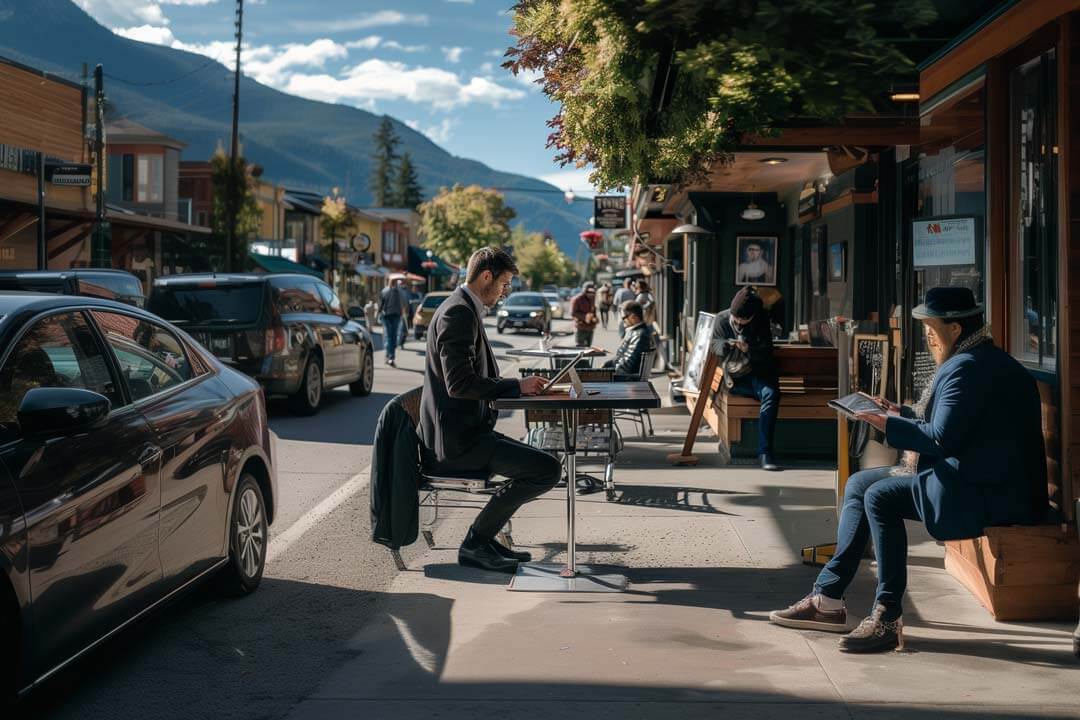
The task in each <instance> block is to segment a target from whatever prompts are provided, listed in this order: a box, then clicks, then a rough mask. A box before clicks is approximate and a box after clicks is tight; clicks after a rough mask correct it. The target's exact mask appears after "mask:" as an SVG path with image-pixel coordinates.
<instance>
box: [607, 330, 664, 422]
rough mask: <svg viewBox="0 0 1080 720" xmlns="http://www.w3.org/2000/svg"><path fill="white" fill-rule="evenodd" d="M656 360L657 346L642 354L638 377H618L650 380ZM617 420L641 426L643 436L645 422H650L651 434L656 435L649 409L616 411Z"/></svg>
mask: <svg viewBox="0 0 1080 720" xmlns="http://www.w3.org/2000/svg"><path fill="white" fill-rule="evenodd" d="M655 361H656V348H655V347H654V348H653V349H652V350H648V351H646V352H644V353H642V355H641V368H640V370H639V371H638V375H637V377H630V376H619V378H617V379H628V380H636V381H639V382H648V381H649V379H650V378H651V377H652V367H653V363H654V362H655ZM615 419H616V420H629V421H630V422H632V423H634V424H635V425H640V426H641V437H645V423H646V422H648V424H649V433H648V434H649V435H655V434H656V433H655V432H654V431H653V424H652V415H650V414H649V411H648V410H645V409H642V410H626V411H622V412H617V413H615Z"/></svg>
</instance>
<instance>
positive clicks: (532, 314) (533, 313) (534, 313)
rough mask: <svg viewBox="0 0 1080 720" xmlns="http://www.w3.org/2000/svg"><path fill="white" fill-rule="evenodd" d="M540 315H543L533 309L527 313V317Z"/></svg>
mask: <svg viewBox="0 0 1080 720" xmlns="http://www.w3.org/2000/svg"><path fill="white" fill-rule="evenodd" d="M541 315H543V313H538V312H536V311H535V310H533V311H532V312H531V313H529V317H540V316H541Z"/></svg>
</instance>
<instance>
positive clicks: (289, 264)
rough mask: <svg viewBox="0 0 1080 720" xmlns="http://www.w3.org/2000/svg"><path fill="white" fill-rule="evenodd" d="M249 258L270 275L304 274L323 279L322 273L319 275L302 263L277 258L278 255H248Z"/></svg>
mask: <svg viewBox="0 0 1080 720" xmlns="http://www.w3.org/2000/svg"><path fill="white" fill-rule="evenodd" d="M248 257H249V258H251V262H253V263H255V264H256V265H257V266H259V267H260V268H262V269H263V270H265V271H266V272H268V273H304V274H305V275H313V276H314V277H317V278H321V277H322V274H321V273H318V272H316V271H314V270H312V269H311V268H309V267H305V266H303V265H301V264H300V263H294V262H293V261H292V260H287V259H286V258H283V257H277V256H276V255H260V254H259V253H248Z"/></svg>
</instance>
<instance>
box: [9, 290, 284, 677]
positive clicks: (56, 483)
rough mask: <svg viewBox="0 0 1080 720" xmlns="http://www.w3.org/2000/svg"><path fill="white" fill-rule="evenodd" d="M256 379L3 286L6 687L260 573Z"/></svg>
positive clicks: (140, 330) (120, 319)
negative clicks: (170, 605) (204, 592)
mask: <svg viewBox="0 0 1080 720" xmlns="http://www.w3.org/2000/svg"><path fill="white" fill-rule="evenodd" d="M276 499H277V493H276V475H275V472H274V466H273V464H272V456H271V440H270V430H269V427H268V425H267V420H266V407H265V402H264V399H263V394H262V392H261V390H260V388H259V385H258V384H257V383H256V382H255V381H253V380H251V379H250V378H248V377H246V376H244V375H242V374H241V373H239V372H236V371H234V370H231V369H230V368H228V367H226V366H225V365H223V364H222V363H221V362H219V361H218V360H217V359H215V358H214V357H213V356H212V355H211V354H210V353H208V352H207V351H206V350H205V349H204V348H202V347H200V346H199V345H198V344H197V343H196V342H194V341H193V340H192V338H191V337H189V336H188V335H186V334H185V333H184V332H182V331H180V330H178V329H177V328H175V327H173V326H171V325H169V324H168V323H166V322H163V321H162V320H161V319H160V318H157V317H155V316H153V315H151V314H149V313H147V312H144V311H142V310H139V309H137V308H134V307H131V306H128V305H122V304H120V303H115V302H110V301H107V300H96V299H93V298H82V297H69V296H59V295H44V294H30V293H6V292H0V637H2V638H3V639H4V640H3V645H4V649H3V652H0V673H2V675H0V682H2V683H3V685H4V688H3V691H2V693H3V697H5V698H10V697H11V696H12V695H14V694H16V693H22V692H25V691H27V690H29V689H30V688H32V687H33V686H34V685H35V684H36V683H39V682H40V681H41V680H43V679H44V678H46V677H48V676H49V675H51V674H53V673H54V672H56V671H57V670H58V669H60V668H61V667H63V666H64V665H66V664H68V663H69V662H71V661H72V660H74V659H75V658H77V657H78V656H79V655H80V654H82V653H84V652H85V651H86V650H87V649H89V648H91V647H93V646H94V645H97V644H98V643H100V642H102V641H103V640H105V639H106V638H108V637H109V636H110V635H111V634H113V633H115V632H116V631H118V630H119V629H121V628H122V627H124V626H125V625H127V624H128V623H130V622H132V621H133V620H134V619H135V618H137V617H139V616H140V615H142V614H144V613H146V612H147V611H149V610H150V609H152V608H154V607H155V606H157V605H159V604H160V603H162V602H164V601H165V600H167V599H168V598H170V597H171V596H172V595H174V594H176V593H177V592H179V591H180V590H182V589H184V588H185V587H187V586H188V585H190V584H192V583H194V582H196V581H198V580H201V579H204V578H209V577H210V576H213V577H214V578H215V579H216V580H217V581H218V582H219V583H221V587H222V589H223V590H224V591H226V592H227V593H229V594H236V595H240V594H246V593H249V592H251V591H253V590H254V589H255V588H256V587H257V586H258V585H259V581H260V579H261V578H262V572H263V565H264V562H265V559H266V551H267V527H268V525H269V524H270V522H271V521H272V520H273V518H274V512H275V507H276Z"/></svg>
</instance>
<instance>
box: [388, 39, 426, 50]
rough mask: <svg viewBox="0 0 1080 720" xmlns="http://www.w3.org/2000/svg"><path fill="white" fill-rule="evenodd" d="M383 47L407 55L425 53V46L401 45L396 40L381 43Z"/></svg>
mask: <svg viewBox="0 0 1080 720" xmlns="http://www.w3.org/2000/svg"><path fill="white" fill-rule="evenodd" d="M383 47H384V48H387V49H389V50H400V51H401V52H407V53H418V52H426V51H427V49H428V48H427V45H402V44H401V43H399V42H398V41H397V40H387V41H386V42H384V43H383Z"/></svg>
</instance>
